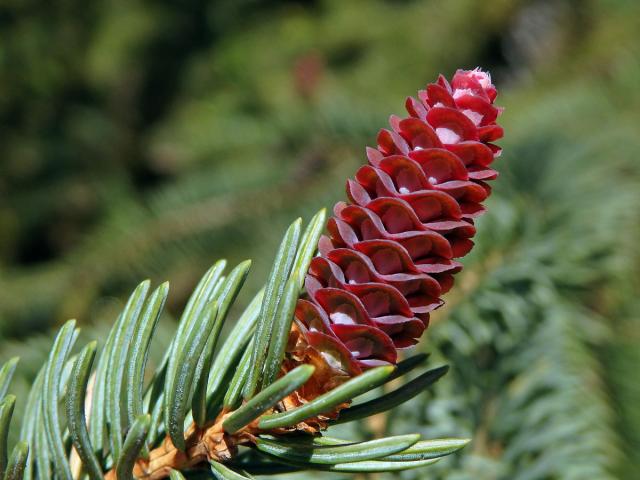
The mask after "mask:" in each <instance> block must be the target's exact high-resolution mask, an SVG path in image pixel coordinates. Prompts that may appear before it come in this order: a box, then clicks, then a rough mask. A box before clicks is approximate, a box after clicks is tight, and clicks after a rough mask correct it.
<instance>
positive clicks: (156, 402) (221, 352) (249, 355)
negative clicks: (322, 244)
mask: <svg viewBox="0 0 640 480" xmlns="http://www.w3.org/2000/svg"><path fill="white" fill-rule="evenodd" d="M323 218H324V215H323V214H322V213H321V214H320V215H319V216H316V217H314V220H313V221H312V223H311V227H310V228H309V229H308V230H307V233H306V234H305V235H304V237H303V241H302V242H301V243H300V246H299V248H298V242H297V241H292V239H293V238H295V237H297V233H296V232H298V231H299V230H300V224H301V221H300V220H296V221H295V222H294V223H293V225H292V227H291V228H290V229H289V230H288V231H287V233H286V234H285V238H284V240H283V245H284V246H285V248H284V251H286V254H285V255H284V256H283V255H282V252H283V249H281V251H280V253H279V254H278V255H277V256H276V260H275V263H276V266H274V268H273V271H274V272H277V274H276V275H273V276H272V277H271V279H270V282H271V285H270V291H273V292H283V293H284V297H282V300H281V301H282V302H283V303H284V304H285V305H290V304H291V303H292V302H293V301H295V299H296V298H298V296H299V295H300V288H301V286H302V284H301V282H300V277H301V272H306V270H307V268H308V264H309V262H310V261H311V254H310V253H309V250H310V248H309V247H308V243H309V241H314V242H315V241H317V235H318V232H319V228H318V225H317V224H318V222H322V221H323ZM292 232H293V234H292ZM310 239H311V240H310ZM285 257H286V258H285ZM281 262H282V263H284V264H286V265H287V268H286V269H285V270H284V271H283V270H281V269H279V268H278V267H277V264H279V263H281ZM225 265H226V263H225V262H224V261H221V262H217V263H216V264H215V265H214V266H213V267H211V268H210V269H209V270H208V271H207V273H206V274H205V275H204V277H203V278H202V280H201V281H200V283H199V284H198V286H197V287H196V289H195V291H194V292H193V294H192V296H191V299H190V301H189V302H188V303H187V306H186V308H185V311H184V313H183V315H182V318H181V321H180V323H179V325H178V327H177V330H176V333H175V336H174V337H173V339H172V341H171V343H170V345H169V348H168V349H167V353H166V355H165V360H164V361H163V362H160V363H159V364H158V366H157V370H156V371H155V372H154V373H153V375H150V380H149V381H148V382H145V378H149V376H148V375H146V373H147V372H145V370H146V368H145V365H146V358H147V357H148V354H149V349H150V347H151V345H152V343H153V341H152V340H153V338H152V337H153V332H154V330H155V325H156V323H157V321H158V318H159V316H160V314H161V310H162V306H163V305H164V303H165V300H166V298H167V293H168V285H167V284H163V285H161V286H160V287H159V288H158V289H157V290H155V291H154V292H153V293H151V294H150V295H148V293H149V290H150V283H149V281H144V282H142V283H141V284H140V285H139V286H138V287H137V288H136V289H135V290H134V292H133V293H132V294H131V296H130V297H129V301H128V302H127V304H126V305H125V306H124V309H123V311H122V312H121V314H120V315H119V317H118V320H117V321H116V323H115V324H114V326H113V328H112V330H111V332H110V333H109V335H108V336H107V339H106V342H105V346H104V348H103V349H102V351H101V352H100V354H99V358H98V361H97V362H96V370H95V377H94V380H93V382H90V378H91V374H92V366H93V364H94V359H95V357H96V346H97V343H96V342H95V341H93V342H90V343H89V344H87V345H86V346H85V347H84V348H83V349H82V350H81V351H80V352H79V353H78V354H77V355H75V356H72V355H71V353H72V350H73V346H74V344H75V342H76V340H77V339H78V335H79V332H78V330H77V329H76V323H75V321H74V320H70V321H69V322H67V323H66V324H65V325H64V326H63V327H62V328H61V329H60V331H59V333H58V335H57V337H56V339H55V341H54V344H53V347H52V349H51V352H50V354H49V357H48V359H47V361H46V364H45V366H44V367H43V369H42V370H41V374H39V375H38V378H37V379H36V381H35V382H34V384H33V386H32V392H31V394H30V396H29V398H28V401H27V403H28V407H27V414H28V415H29V416H28V417H25V419H24V420H23V422H24V424H23V428H22V436H23V438H24V439H25V440H26V441H27V442H30V443H29V444H27V443H26V442H22V443H20V444H18V445H17V446H16V448H15V450H14V453H13V454H12V457H11V459H10V460H8V459H7V435H8V431H9V423H10V421H11V417H12V413H13V406H14V404H15V397H14V396H12V395H9V396H7V397H5V399H4V400H3V402H2V403H0V473H3V472H4V470H5V469H7V471H8V472H10V473H9V474H10V475H11V476H12V478H23V475H22V473H21V472H23V471H24V472H25V475H24V478H38V479H41V480H45V479H46V480H48V479H49V478H67V479H71V478H73V477H74V475H75V474H76V473H77V471H78V468H81V469H82V471H84V472H85V473H86V474H87V475H88V476H89V478H91V479H95V478H103V476H104V474H106V472H108V471H109V470H110V469H112V468H113V469H115V473H116V476H117V478H119V479H132V478H133V471H134V467H135V463H136V460H137V459H138V458H140V457H144V456H147V455H149V453H150V452H149V450H150V449H153V448H154V447H157V446H158V444H159V443H160V441H161V440H163V437H164V435H166V434H168V435H169V436H170V438H171V440H172V443H173V445H175V446H176V447H177V448H178V449H180V450H185V449H186V442H185V432H186V430H189V428H190V425H191V424H192V422H193V421H194V420H196V421H197V424H198V425H210V424H211V422H213V421H214V420H215V419H216V417H217V415H218V413H219V412H220V409H221V407H222V405H221V404H220V403H219V401H220V399H221V398H224V405H225V406H233V407H236V406H239V407H240V408H238V409H237V410H236V411H235V412H234V413H233V414H232V415H230V416H228V417H227V418H226V419H225V421H224V422H223V424H222V425H223V427H224V429H225V430H226V431H227V432H228V433H229V434H233V433H235V432H237V431H239V430H241V429H242V428H243V427H245V426H247V425H248V424H250V423H251V422H253V421H254V420H257V419H259V422H258V424H259V425H260V427H261V428H264V430H265V431H270V430H272V429H274V428H280V427H288V426H295V425H296V424H297V423H299V422H301V421H303V420H306V419H308V418H310V417H314V416H318V415H326V414H330V413H331V412H332V411H333V410H334V409H335V407H336V406H338V405H340V404H342V403H343V402H348V401H351V400H352V399H353V398H355V397H357V396H359V395H361V394H365V393H367V392H372V391H374V390H375V389H376V388H377V387H379V386H380V385H382V384H384V383H386V382H388V381H390V380H391V379H393V378H398V377H400V376H401V375H404V374H406V373H407V372H409V371H411V370H412V369H413V368H415V367H417V366H418V365H419V364H421V363H422V362H423V361H424V359H425V356H424V355H419V356H418V357H417V358H415V359H408V360H407V361H405V362H403V363H402V364H401V365H400V366H399V368H397V369H396V368H395V367H392V366H388V367H378V368H375V369H372V370H369V371H367V372H365V373H364V374H362V375H360V376H357V377H355V378H353V379H351V380H349V381H347V382H345V383H343V384H342V385H340V386H339V387H336V388H335V389H333V390H331V391H330V392H328V393H326V394H324V395H321V396H319V397H317V398H316V399H313V400H311V401H309V402H308V403H305V404H304V405H303V406H301V407H299V408H294V409H291V410H289V411H286V412H280V411H281V407H280V406H279V402H280V401H281V400H283V399H284V398H285V397H286V396H287V395H289V394H291V393H293V392H295V391H297V390H298V389H299V388H300V387H302V386H303V385H304V384H305V383H306V382H307V380H309V378H310V377H311V375H312V374H313V372H314V367H312V366H310V365H301V366H298V367H297V368H295V369H293V370H291V371H289V372H288V373H286V374H285V375H283V376H281V377H280V378H275V379H274V381H270V382H267V381H266V378H265V377H264V376H263V372H259V373H258V377H257V378H258V380H257V383H256V386H259V388H257V389H256V391H255V394H254V395H252V397H251V398H250V399H249V400H248V401H247V402H245V403H244V404H242V405H241V406H240V405H239V404H240V399H241V397H240V394H241V392H242V390H243V389H244V388H246V385H247V384H248V382H249V381H250V371H251V369H250V368H249V366H251V365H252V363H249V361H250V360H253V358H254V357H255V355H256V350H257V349H256V348H254V345H258V344H259V342H258V340H259V337H258V335H259V334H261V333H260V332H261V330H259V329H257V328H253V325H254V324H256V323H260V322H263V323H266V322H265V317H264V315H263V316H262V317H261V316H260V315H259V312H260V313H264V312H269V311H271V312H272V313H273V312H275V311H277V310H279V309H278V308H277V305H276V310H273V308H274V307H273V298H272V297H267V296H266V295H262V294H259V295H257V296H256V299H255V301H254V302H252V303H250V304H249V306H248V307H247V309H246V311H245V312H244V313H243V314H242V315H241V316H240V320H239V321H238V323H237V325H236V326H235V327H234V329H233V330H232V334H231V335H232V336H231V337H229V339H228V344H227V343H226V342H223V343H222V345H221V347H220V348H218V349H216V348H215V347H216V344H217V339H218V336H219V335H220V332H221V330H222V322H223V321H224V320H225V317H226V315H227V312H228V311H229V309H230V307H231V305H232V303H233V301H234V299H235V298H236V297H237V294H238V292H239V290H240V288H241V287H242V285H243V283H244V280H245V278H246V275H247V272H248V268H249V265H250V263H249V262H243V263H241V264H240V265H238V266H237V267H236V268H235V269H233V270H231V271H230V272H229V274H228V275H226V276H225V272H224V269H225ZM292 285H293V286H294V287H295V288H293V289H292V287H291V286H292ZM289 297H291V298H289ZM292 299H293V300H292ZM260 304H261V305H260ZM285 310H286V311H287V312H288V313H287V315H273V314H271V315H269V319H268V323H270V326H269V330H272V331H274V332H279V333H277V334H276V336H275V337H277V338H278V341H276V342H275V344H276V345H277V349H276V354H275V355H267V356H266V359H268V362H273V363H277V369H275V371H277V372H280V370H281V363H282V360H283V356H284V345H283V344H282V342H284V341H285V340H286V336H284V333H282V332H284V331H285V330H287V331H288V330H289V329H290V328H291V315H292V309H291V307H290V306H287V307H286V309H285ZM234 333H242V334H243V335H246V336H247V339H246V340H242V341H239V339H238V338H235V337H234V336H233V335H234ZM270 345H271V344H269V345H266V346H267V347H269V346H270ZM214 350H215V351H214ZM240 355H242V360H240V363H239V365H238V366H237V367H236V368H235V372H236V374H235V375H234V376H233V378H232V380H231V381H230V382H226V381H225V378H227V377H228V372H229V371H233V369H234V366H235V362H237V359H238V356H240ZM214 357H215V358H214ZM263 358H264V357H263ZM104 359H106V360H104ZM15 363H16V360H15V359H12V360H11V361H10V362H9V364H8V367H5V368H3V369H2V372H3V379H4V380H3V385H5V386H6V385H8V382H9V380H10V378H9V377H10V373H9V372H10V371H11V369H12V368H13V366H14V365H15ZM267 364H268V363H267ZM105 366H106V367H105ZM443 371H444V370H443V369H438V370H437V371H436V372H438V373H437V374H434V372H433V371H432V372H428V373H427V374H426V375H427V376H428V378H429V381H428V382H421V381H420V380H419V379H420V378H422V377H418V380H416V381H414V382H413V383H412V384H410V385H412V386H411V388H410V390H415V389H416V388H419V389H424V388H426V387H427V386H428V385H430V384H431V383H432V382H433V380H434V379H435V378H436V377H439V376H440V375H441V373H443ZM125 372H126V374H125ZM131 377H133V378H134V379H136V381H139V382H140V385H138V384H134V383H132V382H131ZM210 383H211V385H212V386H213V387H212V392H211V395H210V396H208V395H207V391H208V386H209V384H210ZM90 385H91V386H90ZM132 390H138V392H139V393H138V394H132V393H133V392H132ZM154 392H155V393H154ZM218 392H220V393H218ZM87 398H89V399H90V404H89V407H90V412H91V418H93V419H94V420H93V422H89V425H88V428H87V420H86V412H85V401H86V399H87ZM408 398H409V396H407V398H406V399H408ZM38 399H40V401H39V402H38V401H37V400H38ZM191 400H193V402H191ZM373 402H374V403H375V402H376V400H373ZM378 402H379V403H381V404H382V405H384V406H385V407H389V406H391V404H390V402H389V400H388V398H387V397H382V398H381V399H380V400H379V401H378ZM393 403H394V404H396V403H400V402H396V401H394V402H393ZM365 405H366V404H365ZM376 405H377V403H376ZM61 407H62V408H61ZM269 412H275V413H271V414H270V415H264V414H265V413H269ZM279 412H280V413H279ZM96 418H97V419H99V420H95V419H96ZM98 421H100V423H97V422H98ZM67 430H68V436H69V441H67V438H66V432H67ZM253 433H254V434H257V435H259V433H260V432H255V431H253ZM96 438H97V439H98V440H100V439H103V441H102V443H99V445H100V446H99V447H96V445H95V444H94V443H93V440H94V439H96ZM284 438H285V439H286V438H287V436H286V435H285V436H284ZM310 439H311V437H307V440H305V441H303V442H302V444H297V445H295V446H294V445H293V444H291V443H286V441H285V443H281V439H280V437H278V436H276V437H269V438H261V437H259V438H258V439H257V440H256V444H255V445H253V447H254V448H256V449H257V451H259V452H262V454H264V455H267V457H274V458H277V459H278V460H277V461H278V462H284V463H285V464H289V463H291V462H293V463H294V464H295V465H296V466H297V467H299V468H306V469H316V468H319V469H329V470H336V471H354V472H356V471H363V472H365V471H380V470H381V469H386V470H389V471H395V470H397V469H406V468H414V467H417V466H421V465H425V463H424V461H423V460H424V458H423V457H424V454H423V453H421V452H422V451H423V450H424V447H420V449H419V451H415V450H412V448H414V449H415V447H416V445H417V442H418V441H419V440H420V435H417V434H413V435H403V436H396V437H387V438H381V439H377V440H372V441H368V442H350V443H349V442H341V443H339V444H333V443H331V442H329V443H327V444H322V443H318V442H317V441H309V440H310ZM464 444H465V441H459V442H458V443H455V442H454V443H449V444H447V448H445V449H440V450H438V447H437V446H436V448H435V449H434V448H431V449H427V450H428V451H429V453H430V457H429V458H431V457H433V458H438V457H440V456H442V455H447V454H449V453H451V452H452V451H455V450H457V449H459V448H462V447H463V446H464ZM72 446H73V448H74V449H75V453H74V454H72V453H71V451H72ZM27 448H30V457H27ZM286 452H289V454H287V453H286ZM76 455H77V456H76ZM392 455H400V457H390V456H392ZM387 457H388V458H387ZM257 458H258V460H257V462H254V464H253V466H252V468H245V467H244V466H241V465H239V464H238V465H237V466H238V467H240V469H239V470H238V472H235V471H234V470H231V469H229V468H227V467H223V466H221V465H217V464H214V465H213V466H212V468H213V470H212V472H214V473H213V474H214V475H218V476H222V477H223V478H242V477H241V476H242V475H244V473H242V472H244V470H251V469H257V470H260V469H261V468H262V469H263V468H264V467H265V465H264V463H265V462H266V463H267V466H268V465H269V464H270V461H269V460H268V458H265V457H262V460H260V457H257ZM375 459H380V460H381V461H380V462H373V463H371V462H370V460H375ZM389 459H390V461H391V462H395V463H389V461H386V460H389ZM78 460H79V461H80V464H81V465H82V466H81V467H79V466H78V462H77V461H78ZM74 462H75V463H74ZM232 468H233V467H232ZM72 470H73V471H72ZM177 475H178V472H176V473H174V474H173V477H174V478H175V477H176V476H177ZM238 476H240V477H238ZM178 478H180V477H178Z"/></svg>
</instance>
